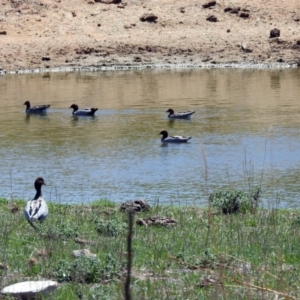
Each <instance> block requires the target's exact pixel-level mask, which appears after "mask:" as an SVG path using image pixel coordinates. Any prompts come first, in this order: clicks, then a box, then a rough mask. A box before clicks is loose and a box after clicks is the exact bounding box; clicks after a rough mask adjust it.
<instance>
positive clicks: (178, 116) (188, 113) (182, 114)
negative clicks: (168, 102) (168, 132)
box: [166, 108, 195, 119]
mask: <svg viewBox="0 0 300 300" xmlns="http://www.w3.org/2000/svg"><path fill="white" fill-rule="evenodd" d="M166 112H167V113H169V115H168V118H170V119H188V118H189V117H190V116H191V115H192V114H194V113H195V111H194V110H191V111H184V112H178V113H175V112H174V109H172V108H169V109H168V110H167V111H166Z"/></svg>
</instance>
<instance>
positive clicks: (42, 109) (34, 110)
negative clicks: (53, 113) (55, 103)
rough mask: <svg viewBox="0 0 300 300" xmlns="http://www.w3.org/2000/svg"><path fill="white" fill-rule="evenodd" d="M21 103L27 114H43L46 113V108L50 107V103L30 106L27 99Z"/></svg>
mask: <svg viewBox="0 0 300 300" xmlns="http://www.w3.org/2000/svg"><path fill="white" fill-rule="evenodd" d="M23 105H26V110H25V112H26V113H27V114H45V113H47V109H48V108H49V107H50V104H41V105H35V106H33V107H30V102H29V101H25V102H24V104H23Z"/></svg>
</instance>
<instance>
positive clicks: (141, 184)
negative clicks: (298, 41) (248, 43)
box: [0, 69, 300, 207]
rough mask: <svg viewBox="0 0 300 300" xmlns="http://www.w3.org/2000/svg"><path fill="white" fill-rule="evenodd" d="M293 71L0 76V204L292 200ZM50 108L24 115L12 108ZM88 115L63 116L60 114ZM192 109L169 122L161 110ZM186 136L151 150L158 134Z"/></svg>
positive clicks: (299, 156)
mask: <svg viewBox="0 0 300 300" xmlns="http://www.w3.org/2000/svg"><path fill="white" fill-rule="evenodd" d="M299 83H300V70H299V69H286V70H260V69H255V70H253V69H251V70H244V69H213V70H211V69H199V70H155V71H153V70H144V71H108V72H91V73H88V72H87V73H45V74H42V75H41V74H31V75H7V76H2V77H0V92H1V112H0V116H1V123H0V124H1V125H0V155H1V160H0V170H1V172H0V197H5V198H8V199H11V198H13V199H17V198H22V199H26V200H28V199H31V198H32V197H33V196H34V194H35V191H34V188H33V183H34V180H35V178H36V177H38V176H42V177H43V178H44V179H45V182H46V183H47V186H45V187H44V188H43V196H44V198H45V199H46V200H47V201H54V202H61V203H87V202H91V201H94V200H98V199H109V200H112V201H115V202H123V201H126V200H135V199H141V198H142V199H147V200H148V201H149V202H150V203H151V204H153V203H157V202H159V203H160V204H173V205H186V204H191V205H207V199H208V195H209V193H211V192H212V191H216V190H218V189H221V188H222V189H223V188H233V189H237V190H244V191H250V190H251V189H252V188H254V187H256V186H261V187H262V190H263V201H264V204H265V205H269V206H272V207H274V206H281V207H291V206H295V205H297V203H298V196H299V190H300V186H299V180H300V171H299V170H300V151H299V149H300V121H299V120H300V119H299V114H300V98H299V95H300V84H299ZM26 100H29V101H30V102H31V104H32V105H35V104H51V107H50V109H49V111H48V114H47V115H46V116H35V115H32V116H27V115H26V114H25V106H23V103H24V102H25V101H26ZM73 103H76V104H78V105H79V108H83V107H86V106H88V107H97V108H98V111H97V112H96V116H95V118H91V117H80V118H74V117H73V116H72V110H71V109H69V107H70V105H71V104H73ZM168 108H173V109H174V110H175V111H183V110H191V109H193V110H196V113H195V114H194V115H193V116H192V118H191V119H190V120H172V121H171V120H169V119H168V118H167V113H166V110H167V109H168ZM162 129H166V130H168V132H169V134H170V135H186V136H191V137H192V139H191V140H190V141H189V142H188V143H186V144H168V145H164V144H162V143H161V141H160V138H161V136H160V135H159V132H160V131H161V130H162Z"/></svg>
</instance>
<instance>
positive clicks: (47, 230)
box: [39, 223, 78, 240]
mask: <svg viewBox="0 0 300 300" xmlns="http://www.w3.org/2000/svg"><path fill="white" fill-rule="evenodd" d="M47 225H48V226H47V227H46V226H39V231H40V233H41V234H42V236H44V237H46V238H49V239H53V240H55V239H59V240H67V239H70V238H75V237H78V227H77V226H74V225H73V226H72V225H71V224H68V223H62V224H47Z"/></svg>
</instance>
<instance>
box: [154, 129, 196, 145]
mask: <svg viewBox="0 0 300 300" xmlns="http://www.w3.org/2000/svg"><path fill="white" fill-rule="evenodd" d="M159 134H162V138H161V141H162V143H186V142H187V141H188V140H190V139H191V138H192V137H185V136H180V135H175V136H169V134H168V131H167V130H162V131H161V132H160V133H159Z"/></svg>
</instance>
